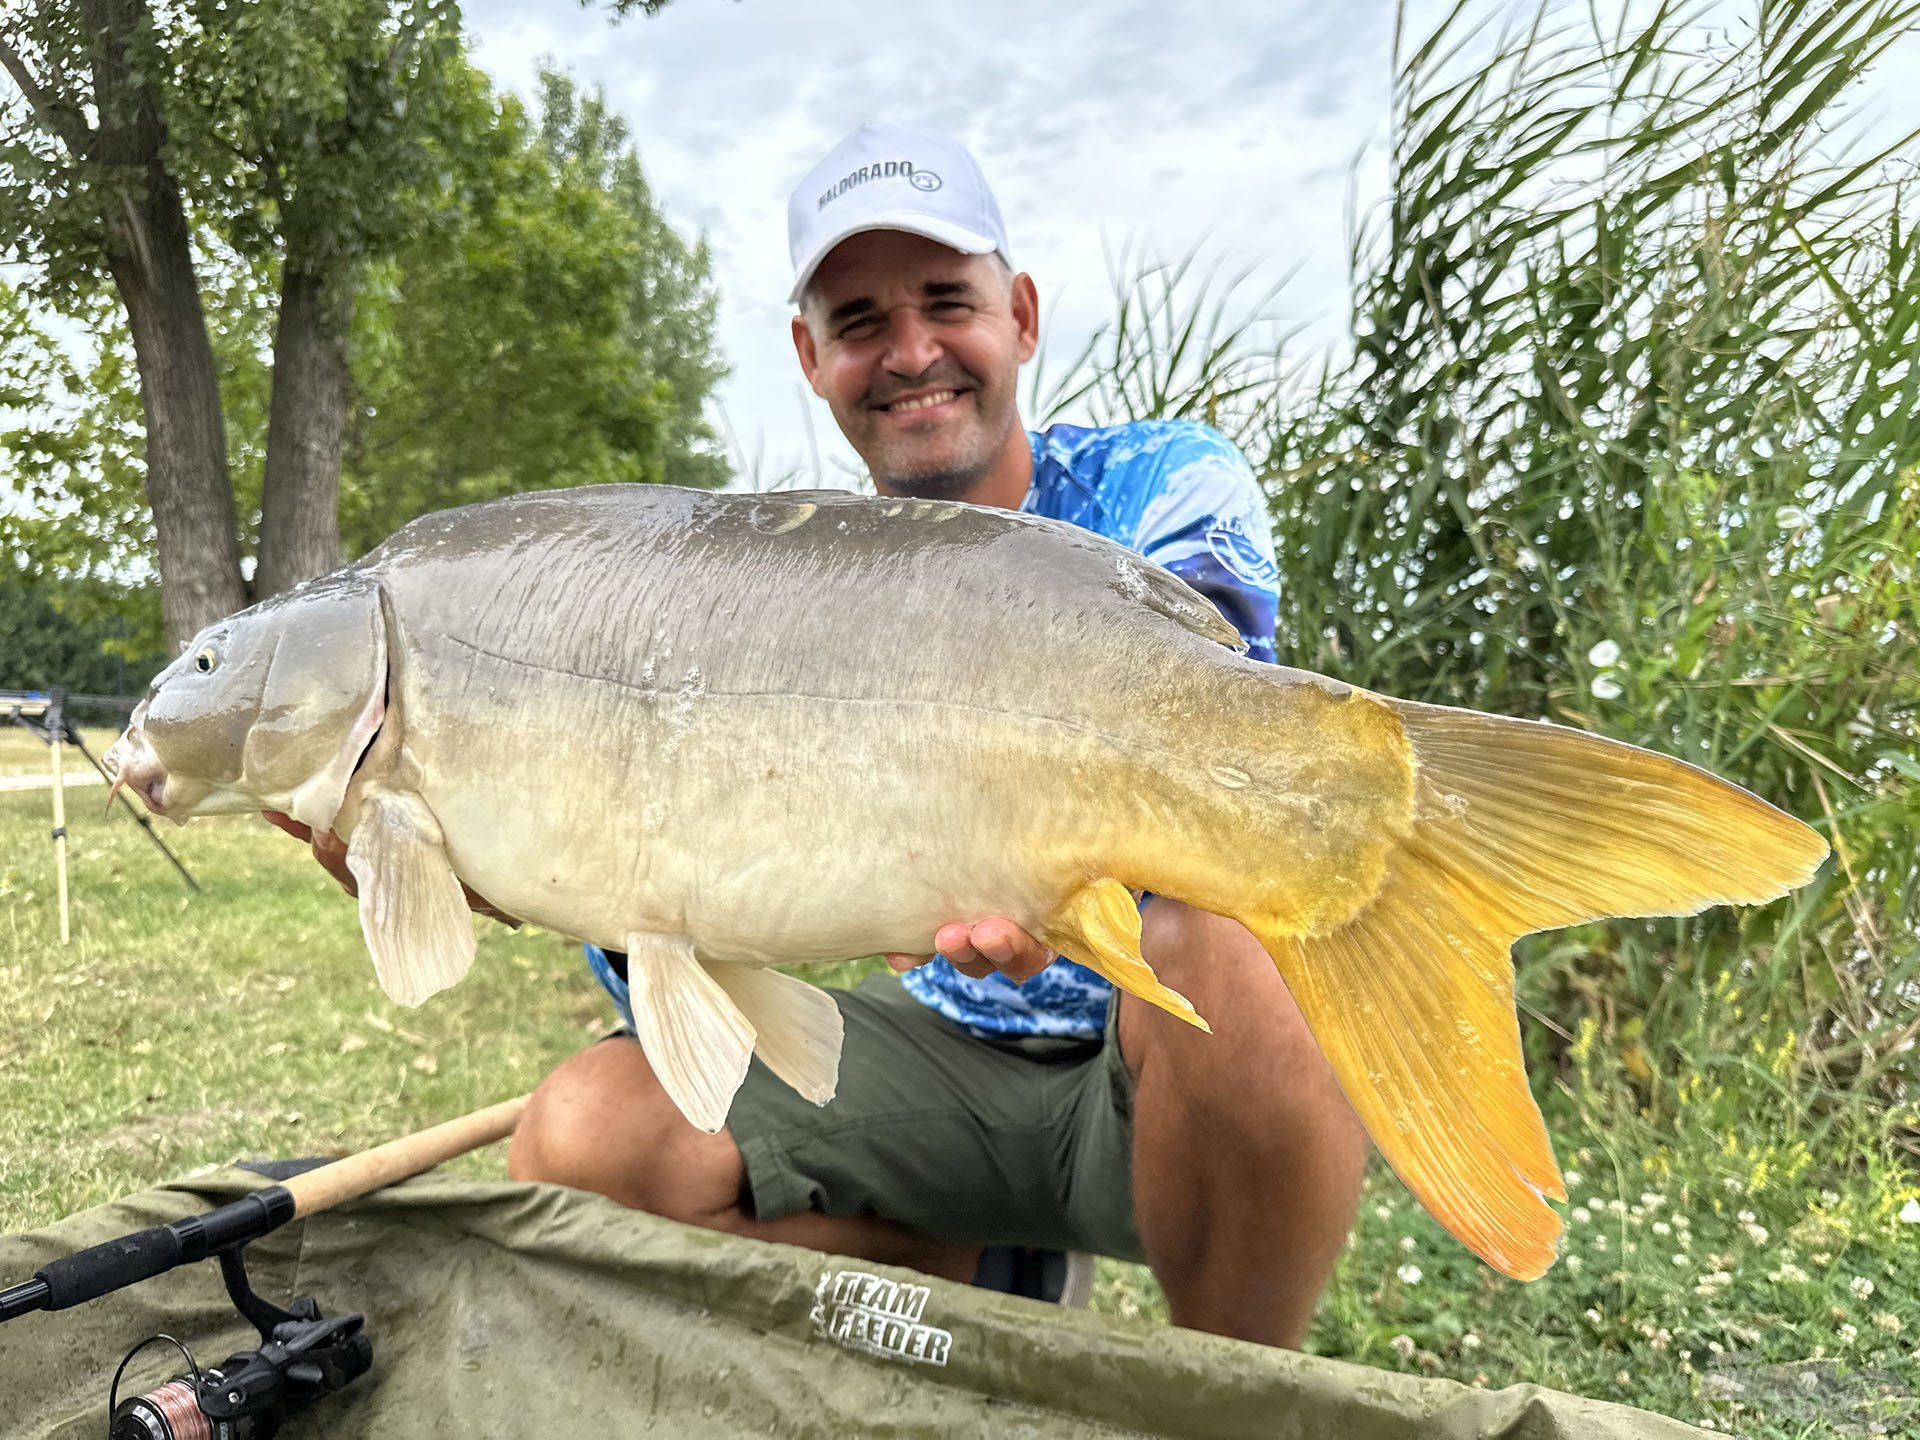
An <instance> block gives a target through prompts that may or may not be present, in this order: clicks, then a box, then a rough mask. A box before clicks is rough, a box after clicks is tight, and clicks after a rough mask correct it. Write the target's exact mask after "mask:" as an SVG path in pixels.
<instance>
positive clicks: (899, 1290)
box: [0, 1170, 1702, 1440]
mask: <svg viewBox="0 0 1920 1440" xmlns="http://www.w3.org/2000/svg"><path fill="white" fill-rule="evenodd" d="M263 1183H265V1182H263V1181H261V1180H259V1179H257V1178H256V1177H254V1176H252V1175H249V1174H246V1173H245V1172H241V1171H234V1170H228V1171H221V1172H219V1173H217V1174H213V1175H209V1176H204V1177H199V1178H196V1179H194V1180H191V1181H187V1182H182V1183H179V1184H175V1185H172V1186H169V1187H166V1188H164V1189H160V1190H156V1191H152V1192H150V1193H148V1194H145V1195H139V1196H135V1197H134V1198H132V1199H129V1200H124V1201H121V1202H119V1203H116V1204H112V1205H105V1206H102V1207H100V1208H99V1209H97V1210H90V1211H87V1212H85V1213H84V1214H81V1215H76V1216H73V1217H72V1218H70V1219H68V1220H65V1221H62V1222H61V1223H60V1224H58V1225H55V1226H53V1227H51V1228H49V1229H46V1230H42V1231H38V1232H36V1233H34V1234H29V1235H20V1236H14V1237H11V1238H9V1239H5V1240H0V1285H5V1284H10V1283H12V1282H14V1281H16V1280H22V1279H25V1278H26V1277H27V1276H29V1275H30V1274H31V1273H32V1272H33V1271H34V1270H35V1269H36V1268H37V1267H38V1266H40V1265H43V1264H45V1263H46V1262H47V1261H48V1260H51V1259H53V1258H55V1257H56V1256H60V1255H65V1254H69V1253H71V1252H72V1251H74V1250H77V1249H79V1248H81V1247H82V1246H85V1245H91V1244H94V1243H96V1242H98V1241H101V1240H105V1239H108V1238H110V1237H112V1236H115V1235H119V1234H122V1233H125V1232H127V1231H131V1230H136V1229H140V1228H143V1227H145V1226H149V1225H156V1224H163V1223H165V1222H167V1221H170V1220H175V1219H178V1218H179V1217H180V1216H182V1215H185V1214H189V1213H193V1212H195V1211H197V1210H200V1209H204V1208H206V1207H207V1206H209V1205H213V1204H220V1203H224V1202H225V1201H228V1200H231V1199H233V1198H234V1197H236V1196H237V1195H240V1194H242V1193H244V1192H245V1191H247V1190H249V1189H253V1188H255V1187H257V1186H259V1185H261V1184H263ZM248 1256H249V1269H250V1271H251V1273H252V1276H253V1282H254V1288H255V1289H256V1290H258V1291H259V1292H260V1294H261V1295H263V1296H264V1297H265V1298H267V1299H268V1300H271V1301H275V1302H277V1303H284V1302H286V1301H287V1300H289V1299H290V1298H292V1297H293V1296H295V1295H312V1296H314V1297H315V1298H316V1299H318V1301H319V1302H320V1306H321V1309H322V1310H324V1311H325V1312H326V1313H327V1314H328V1315H335V1314H340V1313H343V1312H346V1311H354V1310H357V1311H361V1312H363V1313H364V1314H365V1315H366V1317H367V1331H368V1333H369V1334H370V1335H371V1336H372V1338H373V1346H374V1366H373V1371H372V1373H371V1374H369V1375H367V1376H366V1377H364V1378H363V1379H361V1380H359V1381H356V1382H355V1383H354V1384H353V1385H352V1386H351V1387H349V1388H348V1389H347V1390H346V1391H345V1392H344V1393H342V1394H339V1395H334V1396H329V1397H327V1398H325V1399H323V1400H321V1401H320V1402H319V1403H318V1405H317V1406H316V1407H315V1408H314V1409H313V1410H311V1411H309V1412H307V1413H306V1414H305V1415H302V1416H299V1417H297V1418H296V1419H295V1420H294V1421H293V1422H292V1423H291V1424H289V1425H288V1426H287V1428H286V1429H285V1430H284V1431H283V1432H282V1434H284V1435H286V1436H289V1437H293V1440H298V1437H303V1436H304V1437H320V1436H325V1437H330V1440H331V1437H347V1436H368V1437H373V1436H381V1437H400V1436H404V1437H415V1436H448V1437H452V1436H459V1437H462V1440H467V1437H473V1436H485V1437H494V1436H498V1437H517V1436H527V1437H535V1436H538V1437H551V1436H558V1435H582V1436H607V1437H615V1436H619V1437H625V1436H630V1435H659V1436H671V1437H674V1440H683V1437H705V1436H715V1437H720V1436H725V1437H734V1436H746V1435H773V1436H781V1437H787V1436H821V1437H832V1440H849V1437H854V1436H868V1435H881V1436H885V1435H914V1436H923V1435H961V1434H964V1435H993V1436H1039V1435H1047V1436H1053V1435H1070V1436H1105V1435H1138V1434H1151V1435H1174V1436H1193V1437H1196V1440H1198V1437H1206V1440H1232V1437H1242V1436H1244V1437H1249V1440H1251V1437H1260V1440H1284V1437H1301V1440H1309V1437H1310V1440H1326V1437H1338V1440H1348V1437H1350V1440H1398V1437H1415V1436H1418V1437H1446V1440H1453V1437H1457V1440H1468V1437H1476V1440H1478V1437H1485V1440H1493V1437H1496V1436H1498V1437H1509V1440H1549V1437H1569V1440H1571V1437H1583V1440H1584V1437H1592V1440H1614V1437H1618V1440H1627V1437H1648V1440H1655V1437H1663V1440H1664V1437H1680V1436H1690V1435H1699V1434H1701V1433H1702V1432H1700V1431H1696V1430H1694V1429H1692V1428H1691V1427H1689V1426H1685V1425H1681V1424H1679V1423H1677V1422H1675V1421H1672V1420H1668V1419H1664V1418H1662V1417H1660V1416H1656V1415H1650V1414H1647V1413H1644V1412H1642V1411H1636V1410H1631V1409H1627V1408H1625V1407H1622V1406H1618V1405H1609V1404H1605V1403H1603V1402H1600V1401H1596V1400H1584V1399H1581V1398H1579V1397H1577V1396H1572V1395H1562V1394H1558V1393H1556V1392H1553V1391H1549V1390H1542V1389H1538V1388H1536V1387H1534V1386H1530V1385H1522V1386H1516V1387H1514V1388H1512V1389H1508V1390H1502V1391H1497V1392H1490V1391H1483V1390H1473V1389H1469V1388H1467V1387H1465V1386H1462V1385H1457V1384H1455V1383H1453V1382H1451V1381H1447V1380H1430V1379H1421V1378H1416V1377H1414V1376H1409V1375H1394V1374H1388V1373H1385V1372H1382V1371H1377V1370H1371V1369H1368V1368H1366V1367H1363V1366H1359V1365H1351V1364H1346V1363H1343V1362H1340V1361H1335V1360H1323V1359H1317V1358H1315V1357H1312V1356H1306V1355H1295V1354H1290V1353H1287V1352H1285V1351H1279V1350H1269V1349H1266V1348H1263V1347H1261V1346H1257V1345H1248V1344H1243V1343H1240V1342H1238V1341H1232V1340H1221V1339H1218V1338H1216V1337H1214V1336H1210V1335H1201V1334H1198V1333H1196V1332H1193V1331H1188V1330H1177V1329H1168V1328H1165V1327H1161V1326H1155V1325H1149V1324H1147V1323H1144V1322H1137V1321H1122V1320H1116V1319H1110V1318H1106V1317H1102V1316H1097V1315H1091V1314H1087V1313H1084V1312H1079V1311H1067V1310H1060V1309H1058V1308H1056V1307H1053V1306H1047V1305H1040V1304H1037V1303H1035V1302H1033V1301H1028V1300H1018V1299H1014V1298H1012V1297H1009V1296H1003V1295H997V1294H991V1293H988V1292H985V1291H981V1290H975V1289H972V1288H970V1287H968V1286H964V1285H953V1284H948V1283H946V1282H944V1281H940V1280H932V1279H928V1278H927V1277H925V1276H922V1275H918V1274H915V1273H914V1272H912V1271H907V1270H896V1269H891V1268H889V1267H887V1266H883V1265H874V1264H871V1263H870V1262H867V1261H860V1260H848V1259H843V1258H839V1257H836V1256H830V1255H819V1254H815V1253H814V1252H812V1251H808V1250H799V1249H794V1248H792V1247H789V1246H785V1245H768V1244H763V1243H760V1242H758V1241H752V1240H741V1239H737V1238H734V1237H731V1236H725V1235H716V1234H712V1233H710V1232H707V1231H703V1230H697V1229H692V1228H689V1227H687V1226H683V1225H676V1224H674V1223H672V1222H670V1221H665V1220H659V1219H655V1218H653V1217H652V1216H648V1215H641V1214H637V1213H635V1212H633V1211H629V1210H624V1209H622V1208H620V1207H619V1206H617V1205H615V1204H613V1203H612V1202H611V1201H607V1200H603V1199H601V1198H599V1197H598V1196H594V1195H587V1194H584V1193H582V1192H579V1191H574V1190H566V1189H561V1188H559V1187H556V1186H550V1185H514V1184H478V1183H473V1182H469V1181H457V1180H449V1179H440V1178H435V1177H428V1178H425V1179H421V1180H415V1181H411V1182H409V1183H408V1184H405V1185H401V1186H398V1187H396V1188H394V1189H391V1190H387V1191H384V1192H382V1193H380V1194H376V1195H373V1196H370V1197H368V1198H366V1199H364V1200H360V1201H356V1202H354V1203H353V1204H350V1205H347V1206H343V1207H342V1208H340V1209H338V1210H333V1211H328V1212H325V1213H323V1214H320V1215H318V1216H315V1217H313V1218H312V1219H310V1220H306V1221H295V1222H294V1223H292V1224H290V1225H288V1226H286V1227H284V1228H283V1229H281V1230H278V1231H276V1232H275V1233H273V1234H272V1235H269V1236H268V1237H267V1238H266V1239H264V1240H261V1241H258V1242H256V1243H255V1244H254V1245H253V1246H252V1247H250V1249H249V1251H248ZM159 1331H165V1332H166V1333H168V1334H171V1335H175V1336H178V1337H179V1338H180V1339H182V1340H184V1341H185V1342H186V1343H187V1344H188V1345H189V1346H190V1347H191V1348H192V1349H193V1350H194V1352H195V1354H196V1356H197V1358H198V1359H199V1361H200V1363H201V1364H202V1365H209V1364H213V1365H217V1364H219V1363H220V1362H221V1361H222V1360H224V1359H225V1358H226V1357H227V1355H228V1354H229V1353H231V1352H233V1351H236V1350H242V1349H251V1348H252V1347H253V1346H254V1345H256V1344H257V1343H258V1338H257V1336H256V1335H255V1334H254V1332H253V1331H252V1330H251V1329H250V1328H249V1327H248V1326H247V1325H246V1324H245V1323H244V1322H242V1321H241V1320H240V1319H239V1317H238V1316H237V1315H236V1314H235V1313H234V1311H233V1308H232V1306H231V1305H230V1304H229V1302H228V1301H227V1298H226V1295H225V1292H224V1291H223V1290H222V1288H221V1284H220V1275H219V1270H218V1267H216V1266H215V1265H214V1264H213V1263H212V1262H211V1261H202V1262H200V1263H199V1264H197V1265H193V1266H189V1267H186V1268H184V1269H181V1270H176V1271H174V1272H172V1273H170V1274H167V1275H163V1276H161V1277H159V1278H158V1279H154V1280H149V1281H146V1282H145V1283H143V1284H140V1285H136V1286H134V1287H132V1288H131V1289H128V1290H123V1291H120V1292H119V1293H117V1294H114V1295H109V1296H107V1297H105V1298H104V1299H101V1300H96V1301H93V1302H92V1303H90V1304H87V1305H83V1306H80V1307H77V1308H75V1309H72V1310H65V1311H61V1312H58V1313H52V1314H48V1313H40V1314H33V1315H28V1316H25V1317H23V1318H21V1319H18V1320H14V1321H12V1322H10V1323H8V1324H7V1325H5V1326H0V1435H5V1436H7V1437H13V1436H43V1435H44V1436H63V1437H79V1436H85V1437H89V1440H91V1437H97V1436H99V1435H101V1434H103V1433H104V1431H105V1423H104V1422H105V1413H106V1408H105V1407H106V1396H107V1382H108V1380H109V1379H110V1378H111V1376H112V1374H113V1368H114V1366H115V1365H116V1364H117V1363H118V1362H119V1360H120V1357H121V1355H122V1354H123V1353H124V1352H125V1351H126V1350H127V1349H128V1348H129V1347H130V1346H131V1345H132V1344H133V1343H134V1342H135V1341H137V1340H140V1339H142V1338H144V1337H146V1336H148V1335H151V1334H154V1333H156V1332H159ZM168 1366H170V1367H171V1368H163V1367H168ZM182 1368H183V1366H182V1363H181V1361H180V1357H179V1355H178V1353H177V1352H174V1351H171V1350H170V1349H166V1348H162V1347H154V1348H153V1349H150V1350H148V1351H147V1352H145V1354H143V1356H142V1357H141V1359H140V1360H139V1361H136V1362H135V1367H134V1369H133V1370H131V1371H130V1372H129V1375H128V1384H130V1385H131V1387H132V1389H133V1390H134V1391H135V1392H137V1391H139V1390H141V1389H145V1388H146V1387H148V1386H150V1385H153V1384H156V1383H158V1382H159V1381H160V1380H162V1379H165V1378H166V1377H167V1376H169V1375H171V1374H173V1373H176V1372H177V1371H179V1370H180V1369H182ZM124 1393H126V1391H125V1389H123V1394H124Z"/></svg>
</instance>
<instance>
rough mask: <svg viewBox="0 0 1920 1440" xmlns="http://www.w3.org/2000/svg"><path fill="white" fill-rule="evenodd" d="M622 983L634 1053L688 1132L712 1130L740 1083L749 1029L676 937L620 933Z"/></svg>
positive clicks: (749, 1052) (688, 944)
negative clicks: (623, 942) (642, 1057)
mask: <svg viewBox="0 0 1920 1440" xmlns="http://www.w3.org/2000/svg"><path fill="white" fill-rule="evenodd" d="M627 986H628V990H629V993H630V997H631V999H632V1002H633V1023H634V1026H635V1028H636V1029H637V1030H638V1031H639V1035H638V1037H637V1038H638V1039H639V1041H640V1048H641V1049H642V1050H643V1051H645V1052H646V1056H647V1063H648V1064H649V1065H651V1066H652V1067H653V1073H654V1074H655V1075H656V1076H657V1077H658V1078H659V1080H660V1084H661V1086H662V1087H663V1088H664V1089H665V1090H666V1092H667V1094H668V1095H669V1096H671V1097H672V1099H673V1103H674V1104H675V1105H677V1106H679V1107H680V1113H681V1114H682V1115H685V1116H686V1117H687V1120H688V1122H689V1123H691V1124H692V1125H693V1126H695V1128H697V1129H700V1130H704V1131H706V1132H707V1133H708V1134H713V1133H715V1132H717V1131H718V1130H720V1128H721V1127H722V1126H724V1125H725V1124H726V1123H727V1110H728V1108H729V1107H731V1106H732V1104H733V1097H734V1093H735V1092H736V1091H738V1090H739V1088H740V1082H741V1081H743V1080H745V1079H746V1078H747V1063H748V1062H749V1061H750V1060H752V1058H753V1043H754V1029H753V1026H752V1024H751V1023H750V1022H749V1021H748V1020H747V1017H746V1016H745V1015H743V1014H742V1013H741V1011H740V1007H739V1006H738V1005H737V1004H735V1003H734V1000H733V997H732V996H730V995H729V994H728V993H727V992H726V990H724V989H723V988H722V987H721V986H720V983H719V982H718V981H716V980H715V979H714V978H713V975H712V974H711V973H710V972H709V971H708V969H707V967H706V966H704V965H702V964H701V963H700V961H699V960H698V959H697V958H696V957H695V956H694V953H693V942H692V941H691V940H689V939H688V938H687V937H686V936H684V935H630V936H628V937H627Z"/></svg>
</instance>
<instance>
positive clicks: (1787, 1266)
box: [1767, 1260, 1807, 1285]
mask: <svg viewBox="0 0 1920 1440" xmlns="http://www.w3.org/2000/svg"><path fill="white" fill-rule="evenodd" d="M1767 1278H1768V1279H1769V1280H1771V1281H1773V1283H1774V1284H1776V1285H1778V1284H1780V1283H1782V1282H1783V1281H1788V1280H1791V1281H1793V1282H1794V1283H1795V1284H1796V1285H1804V1284H1806V1283H1807V1272H1806V1271H1804V1270H1802V1269H1801V1268H1800V1267H1799V1266H1798V1265H1796V1264H1794V1263H1793V1262H1792V1261H1791V1260H1784V1261H1782V1262H1781V1264H1780V1268H1779V1269H1778V1270H1776V1271H1774V1272H1773V1274H1771V1275H1769V1276H1768V1277H1767Z"/></svg>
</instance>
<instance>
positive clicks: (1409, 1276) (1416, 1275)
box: [1393, 1265, 1420, 1285]
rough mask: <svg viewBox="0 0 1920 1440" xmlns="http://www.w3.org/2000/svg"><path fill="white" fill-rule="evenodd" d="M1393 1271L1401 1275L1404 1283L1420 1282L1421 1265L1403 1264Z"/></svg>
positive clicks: (1415, 1283)
mask: <svg viewBox="0 0 1920 1440" xmlns="http://www.w3.org/2000/svg"><path fill="white" fill-rule="evenodd" d="M1393 1273H1394V1274H1396V1275H1398V1276H1399V1277H1400V1283H1401V1284H1403V1285H1418V1284H1419V1283H1420V1267H1419V1266H1418V1265H1402V1266H1401V1267H1400V1268H1399V1269H1398V1270H1396V1271H1394V1272H1393Z"/></svg>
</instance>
